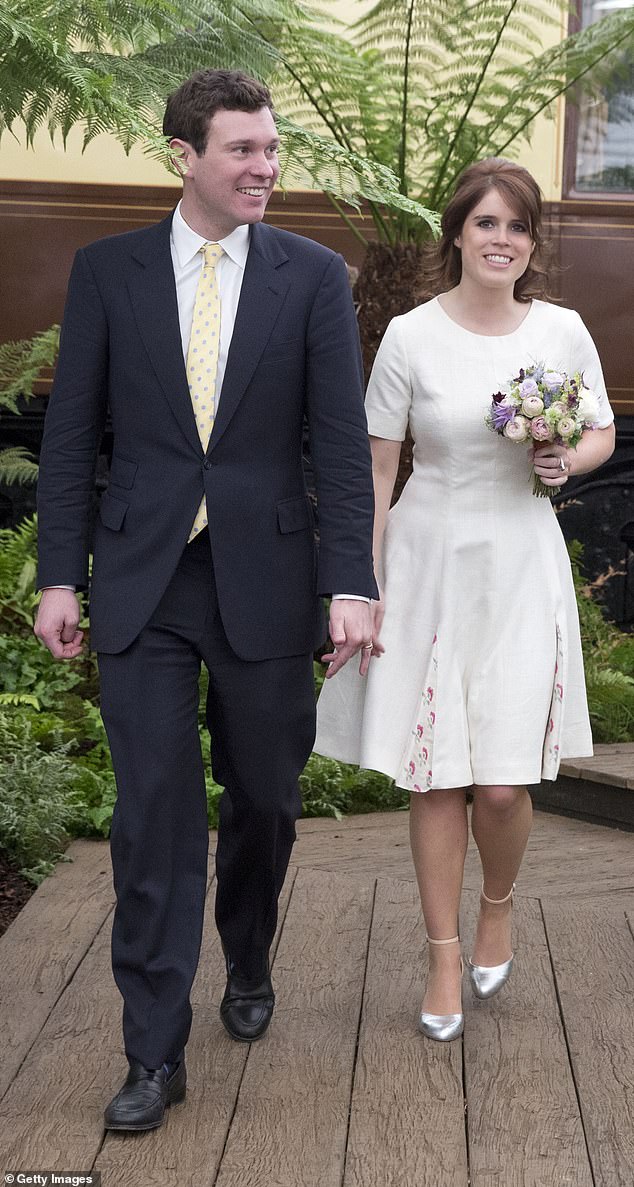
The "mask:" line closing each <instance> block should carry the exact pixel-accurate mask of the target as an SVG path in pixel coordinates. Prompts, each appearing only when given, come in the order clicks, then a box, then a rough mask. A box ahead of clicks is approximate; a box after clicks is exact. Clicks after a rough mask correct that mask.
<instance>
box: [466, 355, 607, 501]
mask: <svg viewBox="0 0 634 1187" xmlns="http://www.w3.org/2000/svg"><path fill="white" fill-rule="evenodd" d="M598 419H599V401H598V399H597V397H596V395H595V393H594V392H593V391H590V388H587V387H585V385H584V382H583V375H582V374H581V373H580V372H579V371H577V372H575V374H574V375H573V376H572V377H569V376H568V375H566V374H565V373H564V372H563V371H550V370H548V368H547V367H546V366H545V364H544V363H536V364H535V366H532V367H522V368H521V369H520V373H519V375H518V376H517V378H516V379H511V380H510V381H509V382H508V383H507V384H505V390H504V391H501V392H496V393H495V395H494V396H493V399H492V402H491V407H490V409H489V411H488V412H487V414H486V417H485V423H486V425H487V428H489V429H491V430H492V431H493V432H494V433H499V434H500V435H501V436H503V437H506V438H507V439H508V440H509V441H516V442H517V443H518V444H522V443H525V442H530V443H531V444H533V445H539V444H543V443H545V442H548V443H549V444H550V443H552V444H555V445H567V446H568V448H570V449H574V448H575V446H576V445H578V444H579V441H580V440H581V435H582V433H583V430H584V429H590V428H594V427H595V426H596V424H597V421H598ZM560 489H561V487H558V486H545V485H544V483H543V482H542V480H541V478H538V477H537V475H536V474H534V475H533V494H534V495H537V496H539V497H541V498H543V497H546V496H550V495H556V494H559V491H560Z"/></svg>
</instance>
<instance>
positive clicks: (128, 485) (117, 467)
mask: <svg viewBox="0 0 634 1187" xmlns="http://www.w3.org/2000/svg"><path fill="white" fill-rule="evenodd" d="M138 468H139V464H138V462H131V461H130V460H129V458H126V457H120V456H119V454H118V453H113V455H112V461H111V463H110V478H109V481H110V482H113V483H114V485H115V486H121V487H123V489H124V490H131V489H132V487H133V486H134V479H135V478H136V472H137V470H138Z"/></svg>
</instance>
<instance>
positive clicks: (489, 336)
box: [433, 297, 537, 341]
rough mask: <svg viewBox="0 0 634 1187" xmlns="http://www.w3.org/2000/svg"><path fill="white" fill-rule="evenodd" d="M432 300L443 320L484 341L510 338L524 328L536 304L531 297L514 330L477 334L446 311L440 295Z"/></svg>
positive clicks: (471, 336)
mask: <svg viewBox="0 0 634 1187" xmlns="http://www.w3.org/2000/svg"><path fill="white" fill-rule="evenodd" d="M433 300H434V302H435V304H436V308H437V309H439V310H440V312H441V313H442V316H443V317H444V318H445V320H446V321H448V322H450V324H451V325H452V326H455V327H456V329H457V330H462V333H463V334H468V335H469V337H470V338H478V339H484V340H485V341H487V340H488V339H496V338H512V337H513V335H514V334H517V333H519V331H520V330H521V329H523V328H524V326H525V324H526V322H527V321H528V319H529V317H530V316H531V314H532V312H533V310H534V309H535V307H536V305H537V301H536V300H535V298H534V297H533V298H532V299H531V303H530V305H529V307H528V310H527V311H526V313H525V314H524V317H523V318H522V320H521V322H520V324H519V326H516V327H515V329H514V330H510V331H509V333H508V334H478V333H477V331H476V330H468V329H467V327H466V326H462V325H461V324H460V322H459V321H456V320H455V318H453V317H452V316H451V314H449V313H447V310H446V309H443V307H442V305H441V304H440V297H434V298H433Z"/></svg>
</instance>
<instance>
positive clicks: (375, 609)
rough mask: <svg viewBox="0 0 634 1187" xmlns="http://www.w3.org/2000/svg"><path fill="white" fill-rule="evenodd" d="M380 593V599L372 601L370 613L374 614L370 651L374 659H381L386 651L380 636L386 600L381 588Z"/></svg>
mask: <svg viewBox="0 0 634 1187" xmlns="http://www.w3.org/2000/svg"><path fill="white" fill-rule="evenodd" d="M379 594H380V597H379V599H378V601H375V600H374V599H372V602H371V603H370V613H371V615H372V651H371V652H370V657H371V658H373V659H379V657H380V656H381V655H383V652H384V651H385V647H384V646H383V644H382V642H381V638H380V636H381V628H382V626H383V616H384V614H385V602H384V601H383V593H382V591H381V590H379Z"/></svg>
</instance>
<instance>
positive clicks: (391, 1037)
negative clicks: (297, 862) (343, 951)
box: [343, 878, 468, 1187]
mask: <svg viewBox="0 0 634 1187" xmlns="http://www.w3.org/2000/svg"><path fill="white" fill-rule="evenodd" d="M424 940H425V935H424V929H423V927H422V923H421V910H420V900H419V897H418V890H417V889H416V887H415V886H414V885H413V884H412V883H411V882H397V881H394V880H392V879H383V878H381V879H379V881H378V883H377V892H376V901H375V909H374V917H373V921H372V932H371V937H370V949H369V954H368V969H367V978H366V987H365V995H364V1006H363V1018H362V1024H361V1033H360V1036H359V1056H358V1060H357V1065H356V1073H355V1081H354V1091H353V1095H352V1112H351V1119H350V1135H349V1141H348V1154H347V1158H346V1170H345V1176H344V1181H343V1182H344V1187H370V1185H373V1187H374V1185H375V1184H376V1185H377V1187H378V1185H379V1184H380V1187H403V1185H404V1184H416V1187H466V1184H467V1182H468V1167H467V1147H466V1136H465V1116H464V1099H463V1091H462V1044H461V1043H460V1042H455V1043H435V1042H433V1041H431V1040H429V1039H425V1038H424V1037H423V1036H422V1035H421V1034H420V1033H419V1032H418V1030H417V1022H418V1014H419V1011H420V1003H421V1000H422V997H423V992H424V986H425V982H426V979H427V957H426V948H425V943H424ZM424 950H425V957H424V959H423V957H422V953H423V951H424Z"/></svg>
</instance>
